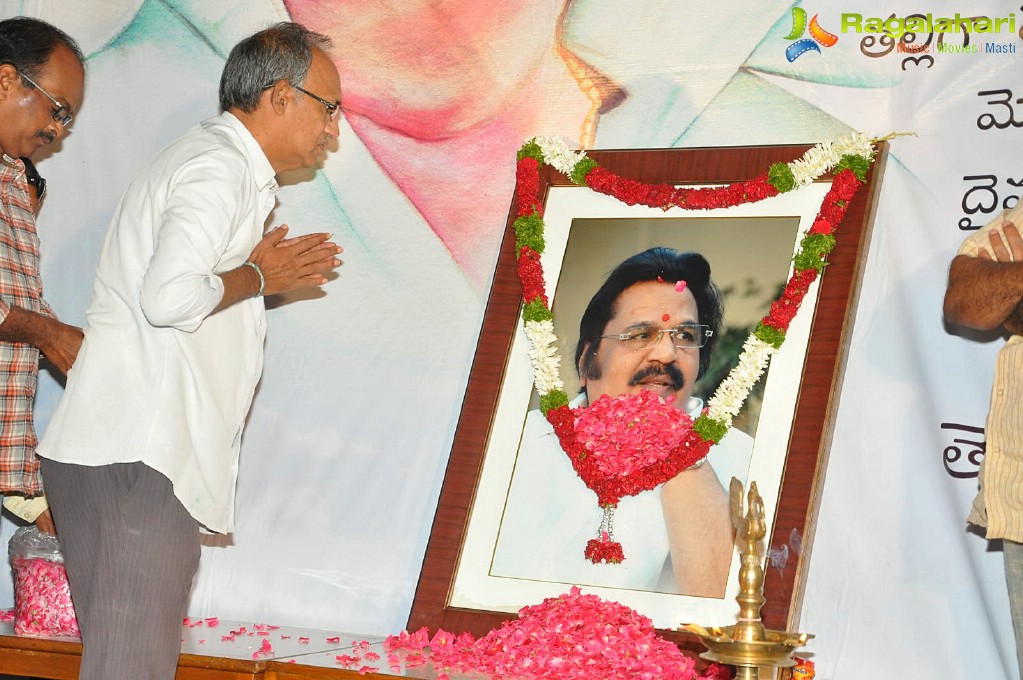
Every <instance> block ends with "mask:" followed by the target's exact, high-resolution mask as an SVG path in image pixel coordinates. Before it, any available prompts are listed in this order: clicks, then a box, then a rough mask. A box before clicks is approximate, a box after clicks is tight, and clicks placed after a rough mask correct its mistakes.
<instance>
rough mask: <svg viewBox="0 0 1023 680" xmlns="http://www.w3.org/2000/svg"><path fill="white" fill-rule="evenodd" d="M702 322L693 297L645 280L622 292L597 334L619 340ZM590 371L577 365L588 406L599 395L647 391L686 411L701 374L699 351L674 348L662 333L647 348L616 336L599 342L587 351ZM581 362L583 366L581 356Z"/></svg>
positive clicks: (671, 286)
mask: <svg viewBox="0 0 1023 680" xmlns="http://www.w3.org/2000/svg"><path fill="white" fill-rule="evenodd" d="M699 322H700V317H699V313H698V312H697V307H696V298H694V297H693V294H692V293H691V292H690V291H689V289H688V288H687V289H685V290H683V291H682V292H678V291H676V290H675V286H674V284H673V283H667V282H665V283H662V282H659V281H643V282H640V283H636V284H633V285H632V286H630V287H629V288H626V289H625V290H624V291H623V292H622V294H621V295H619V296H618V299H617V300H616V301H615V304H614V308H613V310H612V315H611V319H610V321H608V323H607V325H606V326H605V327H604V332H603V333H602V334H601V335H604V336H608V335H612V336H617V335H619V334H622V333H635V332H637V331H638V330H642V329H650V330H652V331H653V332H656V331H657V330H664V329H670V328H675V327H677V326H679V325H680V324H696V323H699ZM586 352H588V353H591V354H592V353H593V352H596V355H595V356H592V357H590V358H591V359H592V360H593V361H592V363H591V364H590V366H591V369H592V370H589V371H586V370H585V369H583V368H582V367H580V375H581V378H580V381H581V384H582V386H583V387H584V388H585V389H586V395H587V398H588V400H589V402H590V403H591V404H592V403H593V402H594V401H595V400H596V399H597V398H598V397H600V396H601V395H604V394H607V395H610V396H617V395H620V394H638V393H639V392H640V391H641V390H650V391H652V392H654V393H655V394H657V395H658V396H659V397H661V398H662V399H665V400H667V399H671V398H674V401H673V402H672V403H673V405H674V406H675V407H676V408H680V409H684V408H685V405H686V402H687V401H688V399H689V396H690V394H691V393H692V391H693V384H694V383H695V382H696V378H697V376H698V375H699V370H700V348H698V347H692V348H679V347H676V346H675V345H674V344H673V342H672V338H671V337H670V336H669V334H668V333H660V334H658V336H657V337H656V338H655V339H654V341H653V342H652V343H651V344H650V345H649V346H648V347H646V348H643V349H634V348H631V347H628V343H626V342H623V341H621V340H618V339H616V338H614V337H611V338H608V337H604V338H601V339H600V341H599V343H598V344H597V345H596V347H594V346H592V345H591V346H589V347H587V348H586ZM581 361H582V362H585V357H584V358H583V360H581Z"/></svg>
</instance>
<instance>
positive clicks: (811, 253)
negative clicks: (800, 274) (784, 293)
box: [793, 234, 835, 272]
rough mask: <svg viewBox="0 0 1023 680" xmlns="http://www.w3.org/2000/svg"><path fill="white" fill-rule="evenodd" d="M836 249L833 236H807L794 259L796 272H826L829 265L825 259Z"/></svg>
mask: <svg viewBox="0 0 1023 680" xmlns="http://www.w3.org/2000/svg"><path fill="white" fill-rule="evenodd" d="M834 247H835V237H834V236H833V235H832V234H807V235H806V236H805V237H804V238H803V240H802V242H801V243H800V244H799V252H798V253H796V256H795V257H794V258H793V262H794V264H795V269H796V271H804V270H806V269H816V270H817V271H818V272H821V271H824V267H826V266H827V265H828V263H827V260H826V259H825V258H826V257H827V256H828V253H830V252H831V251H832V250H833V249H834Z"/></svg>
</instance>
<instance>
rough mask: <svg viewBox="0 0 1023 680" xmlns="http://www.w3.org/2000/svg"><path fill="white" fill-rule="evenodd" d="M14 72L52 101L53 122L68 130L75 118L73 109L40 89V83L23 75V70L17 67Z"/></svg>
mask: <svg viewBox="0 0 1023 680" xmlns="http://www.w3.org/2000/svg"><path fill="white" fill-rule="evenodd" d="M14 70H15V71H17V72H18V75H19V76H21V77H22V78H23V79H25V80H27V81H28V82H29V83H30V84H31V85H32V87H34V88H35V89H37V90H39V92H40V93H42V95H43V96H44V97H46V98H47V99H49V100H50V102H52V103H53V120H55V121H57V122H58V123H60V125H61V127H65V128H66V127H67V126H68V125H71V120H72V119H73V116H72V115H71V107H69V106H67V105H65V104H61V103H60V102H59V101H57V100H56V99H54V98H53V96H51V95H50V93H49V92H47V91H46V90H44V89H43V88H41V87H39V83H37V82H36V81H34V80H32V79H31V78H29V77H28V76H27V75H25V74H24V73H22V72H21V70H20V69H18V68H17V67H15V69H14Z"/></svg>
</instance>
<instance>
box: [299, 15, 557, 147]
mask: <svg viewBox="0 0 1023 680" xmlns="http://www.w3.org/2000/svg"><path fill="white" fill-rule="evenodd" d="M285 4H286V5H287V8H288V12H289V13H290V15H291V17H292V20H294V21H297V22H299V23H301V24H303V25H304V26H307V27H308V28H309V29H310V30H313V31H317V32H319V33H324V34H326V35H328V36H330V38H331V39H332V40H333V42H334V47H333V48H332V49H331V54H332V56H333V57H334V58H335V60H336V62H337V67H338V70H339V71H340V73H341V80H342V81H343V82H344V84H345V91H346V93H348V94H347V96H346V99H345V110H346V111H347V112H350V113H355V114H357V115H360V116H364V117H366V118H369V119H371V120H373V121H374V122H376V123H377V124H378V125H381V126H384V127H386V128H389V129H392V130H395V131H398V132H400V133H402V134H405V135H407V136H409V137H413V138H416V139H424V140H432V139H441V138H444V137H447V136H449V135H451V134H454V133H457V132H459V131H463V130H465V129H468V128H471V127H473V126H475V125H478V124H480V123H481V122H482V121H488V120H491V119H493V118H494V117H495V116H496V115H497V114H498V113H499V112H500V111H501V110H503V109H505V108H506V107H508V106H511V105H513V102H511V101H509V99H510V98H511V97H512V95H513V93H515V92H518V91H520V90H521V88H522V86H523V83H525V82H527V81H528V80H529V79H530V78H534V77H536V73H535V71H536V69H537V64H538V63H539V62H540V61H541V59H540V57H541V56H542V55H543V54H544V53H545V52H546V51H549V50H551V49H553V46H554V29H555V27H556V26H557V25H558V17H559V15H560V14H561V12H562V10H563V9H564V7H565V6H566V0H492V1H491V2H478V0H442V1H441V2H438V1H437V0H404V1H403V2H400V3H392V2H380V1H379V0H344V2H340V1H337V0H333V1H331V0H285ZM541 26H549V27H551V30H550V31H543V30H538V27H541ZM516 103H517V104H521V102H516Z"/></svg>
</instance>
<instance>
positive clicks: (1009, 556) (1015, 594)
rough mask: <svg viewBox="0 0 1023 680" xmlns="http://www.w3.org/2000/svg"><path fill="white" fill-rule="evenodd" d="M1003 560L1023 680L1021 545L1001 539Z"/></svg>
mask: <svg viewBox="0 0 1023 680" xmlns="http://www.w3.org/2000/svg"><path fill="white" fill-rule="evenodd" d="M1002 551H1003V556H1004V558H1005V582H1006V585H1007V586H1008V588H1009V611H1011V612H1012V627H1013V631H1014V632H1015V633H1016V660H1017V661H1018V662H1019V677H1020V680H1023V545H1021V544H1019V543H1016V542H1015V541H1010V540H1009V539H1007V538H1005V539H1002Z"/></svg>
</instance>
